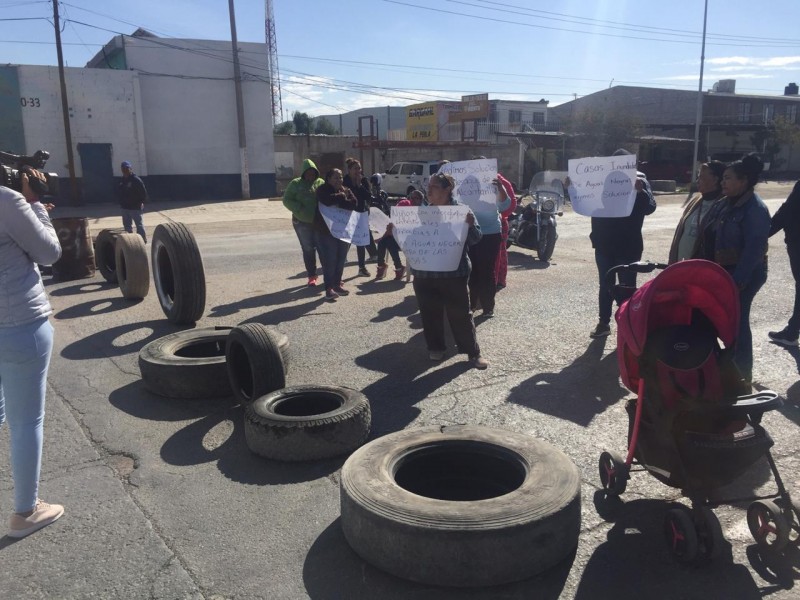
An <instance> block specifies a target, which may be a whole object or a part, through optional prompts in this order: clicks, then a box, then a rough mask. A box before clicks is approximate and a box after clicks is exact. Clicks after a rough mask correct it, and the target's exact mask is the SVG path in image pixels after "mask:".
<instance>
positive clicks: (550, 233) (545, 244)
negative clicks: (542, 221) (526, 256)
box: [536, 225, 558, 262]
mask: <svg viewBox="0 0 800 600" xmlns="http://www.w3.org/2000/svg"><path fill="white" fill-rule="evenodd" d="M557 239H558V235H557V234H556V228H555V227H554V226H552V225H543V226H542V228H541V230H540V234H539V248H538V250H537V251H536V255H537V256H538V257H539V260H541V261H542V262H547V261H549V260H550V258H552V256H553V250H555V247H556V240H557Z"/></svg>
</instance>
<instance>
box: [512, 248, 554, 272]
mask: <svg viewBox="0 0 800 600" xmlns="http://www.w3.org/2000/svg"><path fill="white" fill-rule="evenodd" d="M512 248H513V246H512ZM529 252H531V254H525V253H523V252H520V251H517V250H512V249H511V248H509V249H508V269H509V270H512V269H534V270H536V271H541V270H542V269H548V268H550V263H549V262H543V261H541V260H539V259H538V258H536V256H535V255H534V254H533V252H534V251H533V250H529Z"/></svg>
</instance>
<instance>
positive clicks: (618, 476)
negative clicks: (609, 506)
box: [598, 452, 630, 496]
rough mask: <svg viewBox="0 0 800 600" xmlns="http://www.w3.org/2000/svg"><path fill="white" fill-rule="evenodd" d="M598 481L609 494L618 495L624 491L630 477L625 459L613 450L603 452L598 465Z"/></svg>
mask: <svg viewBox="0 0 800 600" xmlns="http://www.w3.org/2000/svg"><path fill="white" fill-rule="evenodd" d="M598 470H599V472H600V483H601V484H602V486H603V489H604V490H605V492H606V494H608V495H609V496H620V495H622V494H624V493H625V488H627V487H628V479H630V474H629V472H630V469H629V468H628V465H626V464H625V461H624V460H622V457H620V456H619V455H618V454H616V453H614V452H603V453H602V454H601V455H600V461H599V465H598Z"/></svg>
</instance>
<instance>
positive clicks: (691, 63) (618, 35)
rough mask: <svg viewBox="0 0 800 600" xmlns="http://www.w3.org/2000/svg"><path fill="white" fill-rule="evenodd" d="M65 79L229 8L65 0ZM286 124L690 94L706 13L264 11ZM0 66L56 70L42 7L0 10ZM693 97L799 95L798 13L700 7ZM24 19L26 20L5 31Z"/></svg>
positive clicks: (582, 4) (627, 9)
mask: <svg viewBox="0 0 800 600" xmlns="http://www.w3.org/2000/svg"><path fill="white" fill-rule="evenodd" d="M60 6H61V8H60V12H61V17H62V19H64V21H65V22H64V24H63V28H62V29H63V32H62V42H63V44H64V46H63V48H64V59H65V62H66V64H67V65H68V66H73V67H82V66H84V65H85V64H86V62H87V61H88V60H89V59H90V58H91V57H92V56H93V55H94V54H95V53H96V52H97V51H98V50H99V49H100V47H101V46H102V44H103V43H105V42H107V41H108V39H110V37H112V36H113V35H114V34H115V33H127V34H129V33H132V32H133V31H134V30H135V29H136V27H144V28H145V29H148V30H150V31H152V32H153V33H156V34H158V35H163V36H165V37H177V38H182V37H183V38H193V39H217V40H221V39H230V23H229V20H228V1H227V0H159V1H154V0H126V1H124V2H123V1H121V0H104V1H103V2H100V1H98V0H69V1H64V2H61V4H60ZM235 6H236V20H237V30H238V37H239V40H240V41H248V42H263V41H264V40H265V33H264V2H263V0H235ZM273 8H274V15H275V27H276V34H277V41H278V54H279V67H280V72H281V81H282V91H283V93H282V97H283V107H284V115H291V113H292V111H294V110H301V111H305V112H308V113H309V114H311V115H320V114H335V113H339V112H346V111H348V110H352V109H354V108H360V107H366V106H386V105H392V106H402V105H406V104H410V103H413V102H424V101H428V100H437V99H442V100H445V99H458V98H460V96H461V95H462V94H473V93H482V92H488V93H489V95H490V98H492V99H495V98H506V99H518V100H526V99H531V100H539V99H541V98H545V99H547V100H549V101H550V105H551V106H554V105H557V104H560V103H562V102H566V101H568V100H570V99H572V98H573V97H574V96H575V95H577V96H583V95H586V94H590V93H592V92H595V91H598V90H600V89H604V88H607V87H609V85H643V86H648V87H671V88H680V89H690V90H696V89H697V86H698V82H699V71H700V50H701V44H700V41H701V33H702V26H703V0H671V1H669V2H664V1H663V0H614V1H611V0H560V1H559V2H551V1H548V2H545V1H540V0H492V1H487V0H273ZM0 9H2V12H1V13H0V61H1V62H2V63H15V64H45V65H55V64H57V59H56V51H55V43H54V34H53V27H52V23H51V21H48V19H50V20H52V4H51V2H50V1H48V0H41V1H36V0H0ZM708 11H709V15H708V34H707V41H706V53H705V57H706V61H705V73H704V78H703V81H704V84H703V87H704V89H708V88H710V87H711V85H712V84H713V83H714V82H715V81H717V80H719V79H723V78H724V79H735V80H736V91H737V92H738V93H751V94H764V95H780V94H783V89H784V86H785V85H786V84H788V83H789V82H798V83H800V32H799V31H798V29H797V23H798V17H799V16H800V6H798V0H771V1H770V2H763V3H758V2H755V1H754V0H747V1H744V0H708ZM9 19H31V20H9Z"/></svg>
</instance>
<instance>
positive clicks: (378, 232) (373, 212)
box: [369, 206, 391, 240]
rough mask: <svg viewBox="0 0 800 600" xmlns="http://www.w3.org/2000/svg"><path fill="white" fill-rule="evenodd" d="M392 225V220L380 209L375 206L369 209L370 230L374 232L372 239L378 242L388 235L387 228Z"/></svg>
mask: <svg viewBox="0 0 800 600" xmlns="http://www.w3.org/2000/svg"><path fill="white" fill-rule="evenodd" d="M389 223H391V220H390V219H389V217H388V216H387V215H386V213H385V212H383V211H382V210H381V209H380V208H377V207H375V206H370V207H369V230H370V231H371V232H372V237H374V238H375V239H376V240H377V239H380V238H382V237H383V236H384V235H386V226H387V225H388V224H389Z"/></svg>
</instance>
